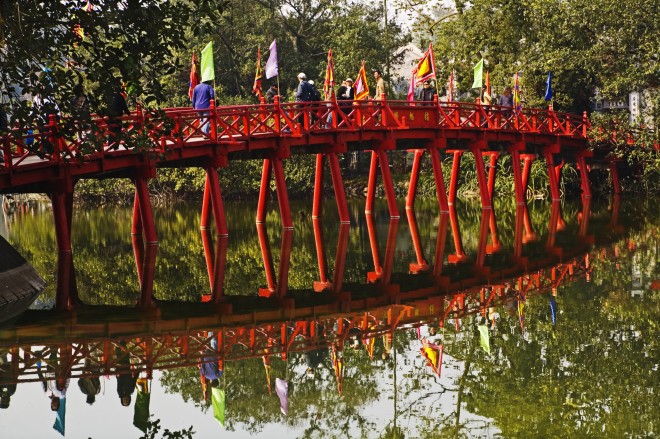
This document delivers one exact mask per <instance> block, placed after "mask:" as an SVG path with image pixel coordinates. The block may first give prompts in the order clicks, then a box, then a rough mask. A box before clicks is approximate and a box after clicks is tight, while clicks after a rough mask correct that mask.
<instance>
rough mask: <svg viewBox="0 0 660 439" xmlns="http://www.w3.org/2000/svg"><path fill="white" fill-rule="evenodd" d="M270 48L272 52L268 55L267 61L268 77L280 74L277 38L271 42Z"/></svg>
mask: <svg viewBox="0 0 660 439" xmlns="http://www.w3.org/2000/svg"><path fill="white" fill-rule="evenodd" d="M268 50H270V54H269V55H268V61H266V79H270V78H272V77H273V76H277V75H278V74H279V67H278V66H277V43H276V42H275V40H273V42H272V43H270V46H269V47H268Z"/></svg>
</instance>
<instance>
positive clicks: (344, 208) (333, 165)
mask: <svg viewBox="0 0 660 439" xmlns="http://www.w3.org/2000/svg"><path fill="white" fill-rule="evenodd" d="M324 155H325V156H327V157H328V165H329V166H330V174H331V176H332V186H333V189H334V191H335V200H336V201H337V212H339V221H340V222H341V223H342V224H349V223H350V222H351V220H350V217H349V215H348V204H347V203H346V190H345V189H344V181H343V179H342V177H341V168H340V167H339V158H338V157H337V154H336V153H328V154H316V172H315V175H314V198H313V204H312V218H320V217H321V214H322V208H323V173H324V172H323V157H324Z"/></svg>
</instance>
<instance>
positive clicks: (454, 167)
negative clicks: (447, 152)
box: [448, 151, 463, 206]
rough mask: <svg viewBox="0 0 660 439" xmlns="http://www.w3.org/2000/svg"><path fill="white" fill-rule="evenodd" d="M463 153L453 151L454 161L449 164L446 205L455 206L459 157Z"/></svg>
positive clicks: (459, 168)
mask: <svg viewBox="0 0 660 439" xmlns="http://www.w3.org/2000/svg"><path fill="white" fill-rule="evenodd" d="M462 156H463V151H454V160H453V161H452V164H451V179H450V180H449V198H448V204H449V205H450V206H453V205H454V204H456V193H457V192H458V179H459V177H460V174H461V157H462Z"/></svg>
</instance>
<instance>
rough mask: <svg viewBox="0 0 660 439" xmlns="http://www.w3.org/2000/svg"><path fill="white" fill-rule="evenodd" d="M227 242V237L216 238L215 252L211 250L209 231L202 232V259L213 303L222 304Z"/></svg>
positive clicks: (211, 243) (211, 241) (211, 239)
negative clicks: (204, 262)
mask: <svg viewBox="0 0 660 439" xmlns="http://www.w3.org/2000/svg"><path fill="white" fill-rule="evenodd" d="M227 241H228V237H227V236H226V235H225V236H217V237H216V242H215V251H214V248H213V236H212V235H211V233H210V231H209V230H202V244H203V245H204V258H205V260H206V271H207V273H208V276H209V285H210V287H211V297H210V300H211V301H212V302H213V303H222V302H223V301H224V299H225V297H224V282H225V268H226V265H227Z"/></svg>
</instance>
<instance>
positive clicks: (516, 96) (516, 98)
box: [513, 72, 522, 113]
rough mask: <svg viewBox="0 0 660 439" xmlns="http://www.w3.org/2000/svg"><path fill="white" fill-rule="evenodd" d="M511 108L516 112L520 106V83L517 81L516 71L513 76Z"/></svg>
mask: <svg viewBox="0 0 660 439" xmlns="http://www.w3.org/2000/svg"><path fill="white" fill-rule="evenodd" d="M513 78H514V79H513V109H514V111H515V112H516V113H517V112H519V111H520V109H521V108H522V102H521V101H520V84H519V83H518V72H516V74H515V75H514V77H513Z"/></svg>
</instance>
